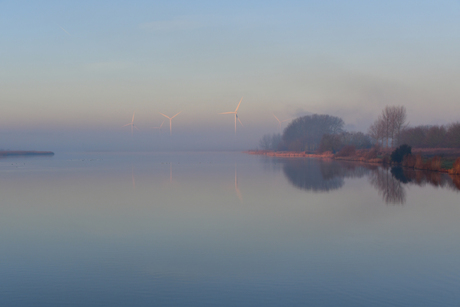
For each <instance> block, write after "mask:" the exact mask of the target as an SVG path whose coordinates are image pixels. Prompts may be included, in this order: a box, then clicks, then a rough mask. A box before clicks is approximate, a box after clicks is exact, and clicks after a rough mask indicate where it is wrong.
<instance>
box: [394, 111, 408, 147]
mask: <svg viewBox="0 0 460 307" xmlns="http://www.w3.org/2000/svg"><path fill="white" fill-rule="evenodd" d="M393 114H394V115H393V129H394V131H393V132H394V133H393V136H394V137H395V138H396V144H397V145H401V144H399V141H400V137H401V131H402V130H403V129H404V128H406V127H407V124H406V119H407V114H406V108H405V107H403V106H400V107H393Z"/></svg>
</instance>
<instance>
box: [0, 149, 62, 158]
mask: <svg viewBox="0 0 460 307" xmlns="http://www.w3.org/2000/svg"><path fill="white" fill-rule="evenodd" d="M53 155H54V152H52V151H33V150H2V151H0V157H8V156H53Z"/></svg>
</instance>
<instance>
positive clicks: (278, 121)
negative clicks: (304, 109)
mask: <svg viewBox="0 0 460 307" xmlns="http://www.w3.org/2000/svg"><path fill="white" fill-rule="evenodd" d="M272 114H273V113H272ZM273 116H275V118H276V120H277V121H278V123H281V121H280V120H279V119H278V117H276V115H275V114H273Z"/></svg>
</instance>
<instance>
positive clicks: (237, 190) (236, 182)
mask: <svg viewBox="0 0 460 307" xmlns="http://www.w3.org/2000/svg"><path fill="white" fill-rule="evenodd" d="M235 192H236V195H237V196H238V198H239V199H240V201H242V200H243V197H242V196H241V192H240V189H239V188H238V175H237V174H236V164H235Z"/></svg>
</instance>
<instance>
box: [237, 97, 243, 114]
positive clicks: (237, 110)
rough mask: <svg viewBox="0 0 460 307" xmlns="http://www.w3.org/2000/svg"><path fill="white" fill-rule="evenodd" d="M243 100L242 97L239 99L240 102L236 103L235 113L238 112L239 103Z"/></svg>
mask: <svg viewBox="0 0 460 307" xmlns="http://www.w3.org/2000/svg"><path fill="white" fill-rule="evenodd" d="M242 100H243V97H241V100H240V102H239V103H238V106H237V107H236V110H235V113H236V112H238V108H239V107H240V104H241V101H242Z"/></svg>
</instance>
